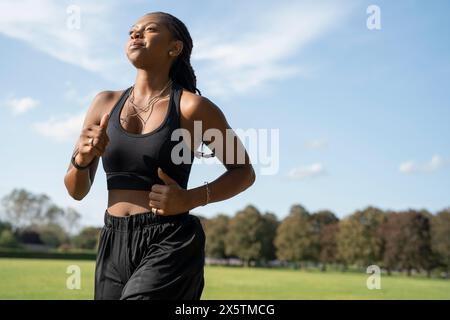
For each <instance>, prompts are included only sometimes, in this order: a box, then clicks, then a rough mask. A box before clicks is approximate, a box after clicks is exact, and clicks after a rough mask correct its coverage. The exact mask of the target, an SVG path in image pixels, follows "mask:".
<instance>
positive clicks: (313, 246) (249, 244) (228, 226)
mask: <svg viewBox="0 0 450 320" xmlns="http://www.w3.org/2000/svg"><path fill="white" fill-rule="evenodd" d="M202 222H203V225H204V229H205V233H206V255H207V256H208V257H211V258H217V259H230V258H239V259H241V260H243V261H244V262H245V265H249V264H250V263H251V262H255V263H256V264H263V265H265V264H267V263H268V262H269V261H271V260H274V259H277V260H279V261H282V262H286V263H291V264H293V265H294V266H295V267H299V268H301V267H303V266H305V265H306V264H308V265H311V264H312V265H315V266H318V267H320V268H321V269H322V270H324V271H325V270H326V269H327V266H329V265H337V266H340V267H341V268H342V269H343V270H345V269H347V268H348V267H349V266H355V267H359V268H367V267H368V266H369V265H378V266H379V267H380V268H384V269H385V270H386V271H387V273H388V274H390V273H391V272H392V271H404V272H406V273H407V274H408V275H411V273H412V271H413V270H415V271H417V272H425V273H426V274H427V275H428V276H429V275H430V274H431V272H432V271H433V270H440V271H442V272H446V274H447V275H448V274H449V272H450V207H449V208H446V209H443V210H441V211H439V212H437V213H436V214H435V215H433V214H432V213H430V212H429V211H427V210H414V209H408V210H404V211H393V210H386V211H383V210H381V209H379V208H376V207H374V206H367V207H366V208H364V209H362V210H357V211H355V212H353V213H352V214H350V215H347V216H345V217H344V218H342V219H339V218H338V217H337V216H336V215H335V214H334V213H333V212H331V211H329V210H320V211H317V212H313V213H310V212H309V211H308V210H306V209H305V207H303V206H302V205H300V204H295V205H293V206H291V208H290V211H289V214H288V215H287V216H286V217H285V218H284V219H282V220H281V221H278V219H277V217H276V215H274V214H273V213H270V212H267V213H264V214H262V213H260V212H259V211H258V209H257V208H256V207H255V206H253V205H248V206H247V207H246V208H244V209H243V210H241V211H239V212H237V213H236V215H235V216H233V217H229V216H227V215H225V214H218V215H216V216H215V217H213V218H209V219H202Z"/></svg>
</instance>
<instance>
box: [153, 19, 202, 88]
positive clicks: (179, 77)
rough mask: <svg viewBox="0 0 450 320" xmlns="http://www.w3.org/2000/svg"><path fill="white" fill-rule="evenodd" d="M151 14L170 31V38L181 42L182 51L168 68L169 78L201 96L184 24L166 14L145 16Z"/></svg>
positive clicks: (189, 40)
mask: <svg viewBox="0 0 450 320" xmlns="http://www.w3.org/2000/svg"><path fill="white" fill-rule="evenodd" d="M153 14H156V15H158V16H160V17H162V18H163V19H162V20H163V22H164V24H165V25H166V27H167V28H168V29H169V30H170V32H171V33H172V36H173V37H174V38H175V39H176V40H181V41H182V42H183V50H182V51H181V53H180V55H179V56H178V57H177V58H176V60H175V62H174V63H173V64H172V66H171V67H170V70H169V78H171V79H172V80H173V81H174V82H177V83H178V84H180V85H181V86H182V87H183V88H185V89H187V90H188V91H190V92H193V93H195V92H196V91H197V92H198V94H199V95H202V94H201V92H200V90H199V89H198V88H197V77H196V76H195V72H194V69H193V68H192V66H191V52H192V48H193V47H194V45H193V43H192V38H191V35H190V34H189V31H188V29H187V28H186V26H185V24H184V23H183V22H182V21H181V20H179V19H178V18H176V17H174V16H173V15H171V14H169V13H166V12H161V11H155V12H150V13H147V14H146V15H153Z"/></svg>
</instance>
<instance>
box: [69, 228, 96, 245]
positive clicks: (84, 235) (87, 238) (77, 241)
mask: <svg viewBox="0 0 450 320" xmlns="http://www.w3.org/2000/svg"><path fill="white" fill-rule="evenodd" d="M100 229H101V228H96V227H86V228H84V229H83V230H81V232H80V233H79V234H78V235H77V236H75V237H74V238H73V244H74V245H75V247H77V248H81V249H96V248H97V244H98V238H99V235H100Z"/></svg>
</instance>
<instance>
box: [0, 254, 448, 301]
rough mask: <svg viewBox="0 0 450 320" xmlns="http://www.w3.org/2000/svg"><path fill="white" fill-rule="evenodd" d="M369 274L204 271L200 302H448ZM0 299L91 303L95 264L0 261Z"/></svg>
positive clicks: (414, 284) (404, 281)
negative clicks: (72, 285)
mask: <svg viewBox="0 0 450 320" xmlns="http://www.w3.org/2000/svg"><path fill="white" fill-rule="evenodd" d="M70 265H78V266H79V267H80V270H81V289H79V290H78V289H74V290H70V289H67V288H66V280H67V278H68V277H69V276H70V274H67V273H66V270H67V267H68V266H70ZM368 276H369V275H367V274H364V273H362V274H358V273H340V272H325V273H321V272H320V271H299V270H282V269H259V268H257V269H256V268H233V267H229V268H227V267H215V266H207V267H205V281H206V283H205V289H204V291H203V295H202V299H203V300H207V299H265V300H266V299H267V300H269V299H450V281H448V280H441V279H426V278H407V277H406V276H392V277H388V276H385V275H382V277H381V289H379V290H369V289H367V287H366V280H367V277H368ZM0 279H1V281H0V299H92V298H93V288H94V262H92V261H69V260H37V259H0Z"/></svg>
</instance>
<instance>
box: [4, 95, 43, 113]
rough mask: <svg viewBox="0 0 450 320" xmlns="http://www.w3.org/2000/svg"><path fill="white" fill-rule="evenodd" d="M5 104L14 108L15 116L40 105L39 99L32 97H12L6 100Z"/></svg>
mask: <svg viewBox="0 0 450 320" xmlns="http://www.w3.org/2000/svg"><path fill="white" fill-rule="evenodd" d="M5 105H6V106H7V107H9V108H10V109H11V110H12V113H13V115H14V116H17V115H20V114H23V113H25V112H27V111H28V110H30V109H33V108H36V107H37V106H38V105H39V101H38V100H35V99H33V98H30V97H24V98H10V99H8V100H6V101H5Z"/></svg>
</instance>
